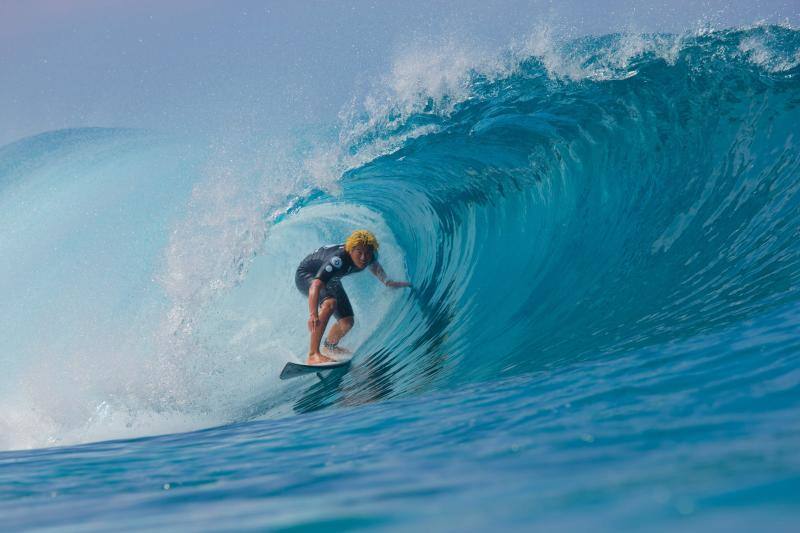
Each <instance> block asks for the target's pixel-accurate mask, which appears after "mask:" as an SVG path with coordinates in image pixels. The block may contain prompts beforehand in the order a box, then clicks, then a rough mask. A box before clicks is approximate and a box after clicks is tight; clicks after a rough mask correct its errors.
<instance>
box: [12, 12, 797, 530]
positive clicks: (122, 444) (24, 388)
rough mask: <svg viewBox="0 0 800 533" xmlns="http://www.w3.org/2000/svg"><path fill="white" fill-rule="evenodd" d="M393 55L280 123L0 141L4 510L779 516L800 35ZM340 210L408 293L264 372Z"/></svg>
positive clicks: (283, 351) (60, 521)
mask: <svg viewBox="0 0 800 533" xmlns="http://www.w3.org/2000/svg"><path fill="white" fill-rule="evenodd" d="M417 59H418V61H417V62H416V63H414V62H412V63H409V64H407V65H405V68H403V69H399V70H398V72H396V73H395V74H396V76H397V78H396V79H395V80H394V83H389V84H387V86H386V87H385V88H384V89H380V88H378V89H376V91H377V92H376V94H374V95H372V96H371V97H369V98H368V99H367V100H366V101H365V102H364V104H363V105H362V106H355V107H354V108H353V109H352V111H351V112H349V113H343V119H342V122H341V123H340V124H338V125H335V126H331V127H326V128H322V130H321V131H319V132H313V133H311V134H309V133H308V132H303V133H302V134H298V136H299V137H303V136H305V137H304V138H303V139H302V140H301V141H298V142H297V143H295V144H292V145H286V144H284V143H281V142H279V141H277V140H275V139H270V138H263V137H257V136H254V137H253V138H246V136H245V138H239V139H237V140H236V141H228V142H225V143H221V142H213V143H212V142H209V141H208V140H201V139H185V138H181V139H176V138H171V137H168V136H166V135H164V134H158V133H154V132H148V131H137V130H124V129H99V128H98V129H79V130H64V131H55V132H49V133H45V134H42V135H38V136H35V137H31V138H27V139H23V140H21V141H18V142H16V143H13V144H10V145H7V146H5V147H2V148H0V227H2V228H3V232H2V234H0V293H2V294H3V295H4V304H3V306H2V307H0V338H2V339H3V340H4V342H3V346H2V348H1V349H0V363H2V367H3V369H4V372H3V375H2V376H0V447H1V448H2V449H3V450H5V451H3V452H0V515H2V516H3V519H4V520H3V524H4V527H8V528H19V527H55V526H61V527H64V526H67V527H69V528H74V529H87V530H92V529H101V530H106V529H118V528H123V529H145V528H152V527H181V528H192V529H238V528H243V527H245V528H259V529H263V528H275V529H280V528H287V529H299V530H302V529H309V530H312V529H313V530H319V529H325V528H327V529H349V528H353V529H355V528H368V529H372V528H386V529H412V528H425V529H432V528H435V529H441V530H453V531H456V530H458V531H461V530H465V529H466V530H470V529H486V530H488V529H512V530H523V529H530V528H532V527H536V528H539V529H543V530H551V529H580V528H584V529H585V528H592V529H601V530H617V529H620V528H631V529H642V530H663V529H667V528H690V529H693V530H699V529H707V528H712V529H715V530H743V531H747V530H752V529H754V528H768V529H770V530H786V531H790V530H796V528H797V527H798V526H800V455H798V453H797V450H798V449H800V150H799V149H798V146H799V145H798V138H797V137H798V128H797V124H798V123H800V32H798V31H797V30H792V29H789V28H784V27H777V26H756V27H752V28H743V29H731V30H725V31H715V32H701V33H694V34H687V35H682V36H677V35H608V36H603V37H591V38H584V39H581V40H577V41H570V42H568V43H563V44H560V45H559V44H554V43H552V42H548V41H547V39H546V38H544V37H542V38H541V39H539V38H532V39H531V40H530V41H529V42H528V43H526V44H524V45H521V46H518V47H516V48H514V49H510V50H508V51H507V52H506V53H504V54H502V55H500V56H498V57H495V58H492V59H491V60H489V59H486V58H482V59H481V60H480V61H478V60H475V61H474V62H472V63H468V64H466V65H464V64H461V63H459V64H458V65H450V64H449V63H448V62H447V61H443V60H442V59H441V58H429V57H424V58H417ZM434 74H435V75H434ZM356 227H369V228H371V229H373V230H374V231H375V233H376V234H377V235H378V237H379V239H380V240H381V244H382V246H381V262H382V263H383V265H384V267H385V268H386V270H387V271H388V272H389V274H390V276H392V277H394V278H397V279H408V280H410V281H411V282H412V283H413V284H414V290H413V291H403V290H397V291H391V290H388V289H384V288H383V287H381V286H379V285H378V284H377V283H376V282H375V281H374V280H372V279H371V278H370V277H369V276H368V275H367V274H363V275H359V276H352V277H350V278H347V279H346V280H345V285H346V287H347V289H348V292H349V293H350V294H351V299H352V300H353V304H354V308H355V311H356V328H355V329H354V331H353V333H352V335H351V336H350V337H349V338H348V340H347V343H348V344H349V345H350V347H352V348H354V349H355V350H356V357H355V359H354V363H353V365H352V368H351V370H350V371H349V372H348V373H346V374H344V375H339V376H330V377H329V378H328V379H326V380H325V381H320V380H318V379H317V378H315V377H313V376H311V377H307V378H301V379H296V380H292V381H289V382H281V381H279V380H278V379H277V374H278V372H279V371H280V367H281V366H282V365H283V363H284V362H285V361H286V360H289V359H295V360H296V359H297V358H298V357H299V356H300V355H301V354H302V353H303V350H304V347H305V344H306V337H305V335H306V333H305V311H306V306H305V304H304V301H303V299H302V298H301V297H300V296H299V295H298V294H297V293H296V289H295V288H294V286H293V283H292V276H293V270H294V268H295V267H296V265H297V263H298V261H299V260H300V259H301V258H302V257H303V256H304V255H305V254H306V253H308V252H309V251H311V250H313V249H314V248H315V247H316V246H318V245H320V244H323V243H329V242H336V241H340V240H342V238H343V236H345V235H346V234H347V232H348V231H349V230H351V229H354V228H356Z"/></svg>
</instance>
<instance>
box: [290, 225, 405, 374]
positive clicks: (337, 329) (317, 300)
mask: <svg viewBox="0 0 800 533" xmlns="http://www.w3.org/2000/svg"><path fill="white" fill-rule="evenodd" d="M378 246H379V245H378V240H377V239H376V238H375V235H373V234H372V233H371V232H369V231H367V230H363V229H360V230H356V231H354V232H353V233H352V234H351V235H350V236H349V237H348V238H347V240H346V241H345V243H344V244H333V245H329V246H323V247H322V248H319V249H318V250H317V251H315V252H313V253H311V254H309V255H308V256H306V258H305V259H303V260H302V261H301V262H300V266H298V267H297V272H296V273H295V277H294V282H295V285H297V289H298V290H299V291H300V292H301V293H302V294H303V295H304V296H305V295H307V296H308V311H309V314H310V316H309V319H308V330H309V332H311V343H310V346H309V348H308V364H309V365H315V364H319V363H328V362H331V361H334V359H332V358H331V357H327V356H325V355H323V354H322V353H321V352H320V350H319V348H320V347H319V345H320V342H321V341H322V334H323V333H325V328H326V327H327V326H328V319H330V317H331V315H333V316H335V317H336V323H334V325H333V326H332V327H331V330H330V331H329V332H328V337H327V339H325V348H326V350H327V351H328V353H330V354H331V355H341V354H347V353H350V352H349V351H347V350H345V349H343V348H340V347H339V346H338V344H339V341H340V340H342V337H344V336H345V335H347V332H348V331H350V329H351V328H352V327H353V308H352V306H351V305H350V300H349V299H348V298H347V294H346V293H345V292H344V288H343V287H342V278H343V277H344V276H347V275H349V274H353V273H355V272H361V271H362V270H364V269H365V268H366V267H367V266H369V270H370V272H372V273H373V274H374V275H375V277H376V278H378V279H379V280H380V281H381V283H383V284H384V285H386V286H387V287H392V288H395V289H396V288H399V287H410V286H411V284H410V283H407V282H405V281H392V280H390V279H388V278H387V277H386V272H384V271H383V268H381V265H380V263H378V259H377V257H376V254H377V252H378Z"/></svg>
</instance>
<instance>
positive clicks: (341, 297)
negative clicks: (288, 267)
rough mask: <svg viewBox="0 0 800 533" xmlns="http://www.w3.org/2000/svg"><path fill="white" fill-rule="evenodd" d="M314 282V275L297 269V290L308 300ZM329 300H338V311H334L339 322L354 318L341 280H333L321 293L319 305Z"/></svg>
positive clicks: (295, 276)
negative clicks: (309, 290)
mask: <svg viewBox="0 0 800 533" xmlns="http://www.w3.org/2000/svg"><path fill="white" fill-rule="evenodd" d="M312 281H314V276H313V275H312V274H310V273H308V272H305V271H303V270H302V269H297V273H296V274H295V275H294V284H295V285H297V290H299V291H300V293H301V294H303V295H304V296H305V297H306V298H308V289H309V288H311V282H312ZM328 298H334V299H336V309H334V310H333V316H335V317H336V319H337V320H339V319H341V318H348V317H351V316H353V306H352V305H350V299H349V298H348V297H347V293H346V292H344V287H342V280H341V279H340V278H332V279H331V280H330V281H328V283H326V284H325V286H324V287H323V288H322V290H320V291H319V305H322V302H324V301H325V300H327V299H328Z"/></svg>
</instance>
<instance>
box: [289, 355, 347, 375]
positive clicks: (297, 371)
mask: <svg viewBox="0 0 800 533" xmlns="http://www.w3.org/2000/svg"><path fill="white" fill-rule="evenodd" d="M349 364H350V359H347V360H343V361H334V362H332V363H320V364H318V365H304V364H302V363H292V362H291V361H290V362H288V363H286V366H284V367H283V370H281V379H292V378H297V377H300V376H306V375H308V374H317V375H319V376H320V377H321V372H327V371H329V370H336V369H337V368H339V369H344V368H346V367H347V366H348V365H349Z"/></svg>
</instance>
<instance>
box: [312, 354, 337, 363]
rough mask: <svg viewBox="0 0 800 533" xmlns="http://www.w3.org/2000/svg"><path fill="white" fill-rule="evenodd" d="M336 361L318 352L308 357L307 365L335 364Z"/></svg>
mask: <svg viewBox="0 0 800 533" xmlns="http://www.w3.org/2000/svg"><path fill="white" fill-rule="evenodd" d="M335 362H336V360H335V359H331V358H330V357H327V356H324V355H322V354H321V353H319V352H317V353H314V354H311V355H309V356H308V362H307V363H306V364H309V365H318V364H321V363H335Z"/></svg>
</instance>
